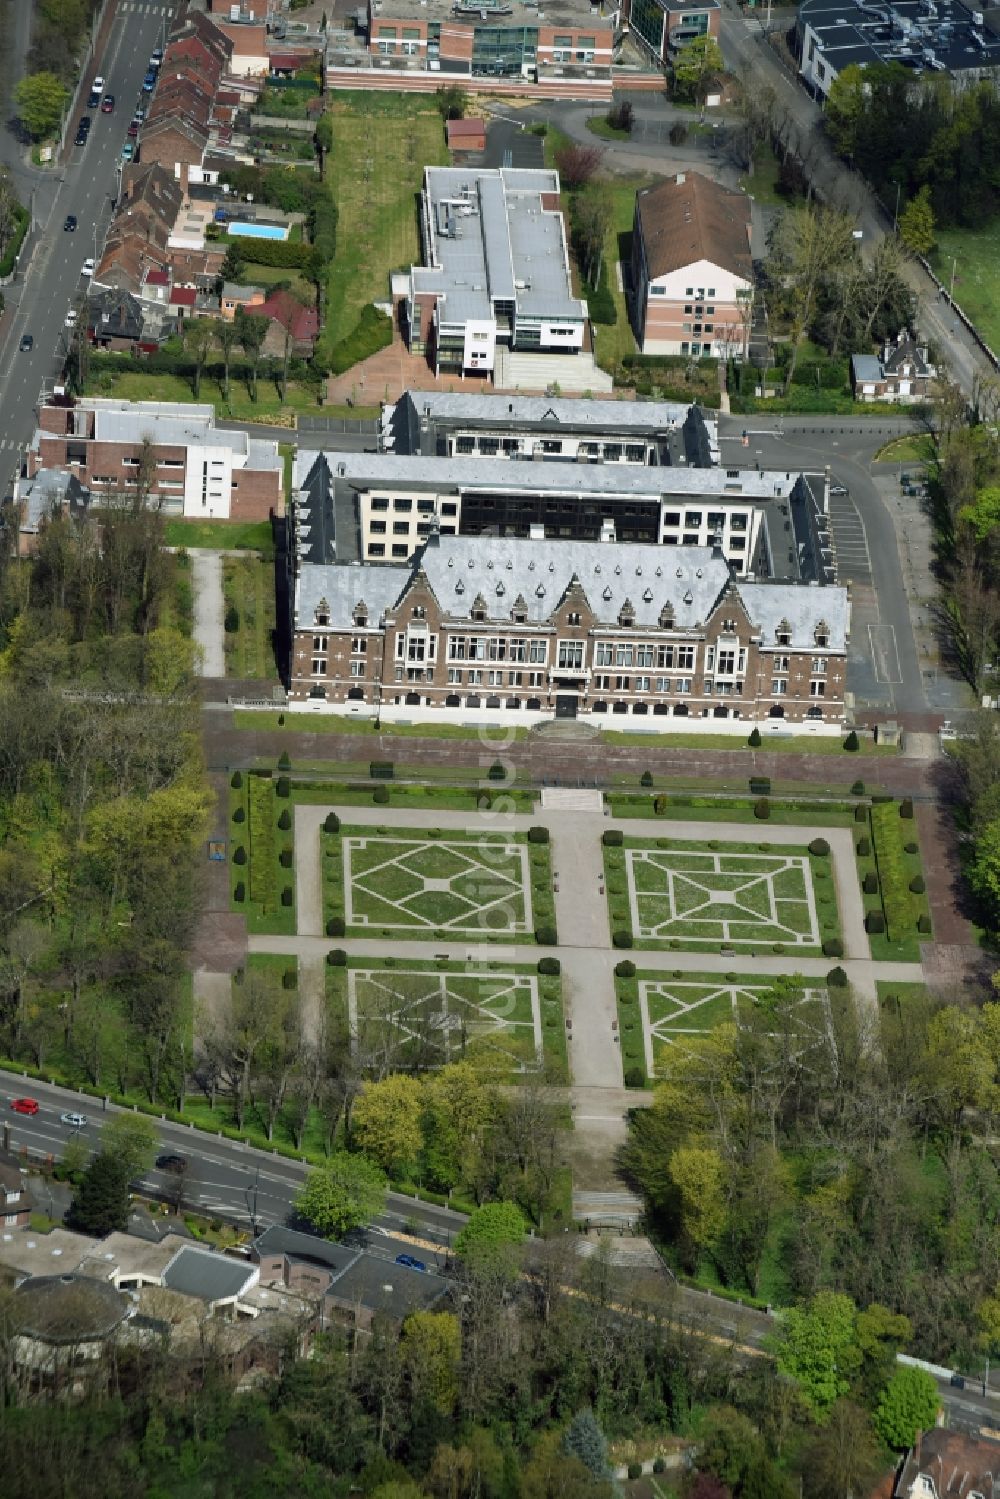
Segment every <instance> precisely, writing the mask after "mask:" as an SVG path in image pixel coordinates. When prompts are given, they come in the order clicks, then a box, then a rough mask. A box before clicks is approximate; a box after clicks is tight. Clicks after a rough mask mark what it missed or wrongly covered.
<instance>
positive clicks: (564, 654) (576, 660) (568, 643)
mask: <svg viewBox="0 0 1000 1499" xmlns="http://www.w3.org/2000/svg"><path fill="white" fill-rule="evenodd" d="M559 667H560V670H562V671H580V670H581V668H582V667H583V641H582V640H560V642H559Z"/></svg>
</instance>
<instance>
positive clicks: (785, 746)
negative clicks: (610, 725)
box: [601, 729, 899, 755]
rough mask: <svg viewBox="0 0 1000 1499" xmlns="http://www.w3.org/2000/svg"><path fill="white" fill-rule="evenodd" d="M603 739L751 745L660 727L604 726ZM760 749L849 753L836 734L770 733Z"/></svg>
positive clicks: (870, 750) (887, 750)
mask: <svg viewBox="0 0 1000 1499" xmlns="http://www.w3.org/2000/svg"><path fill="white" fill-rule="evenodd" d="M601 739H602V741H603V740H605V739H606V740H607V741H608V742H609V743H611V744H631V745H637V744H655V745H656V747H657V748H658V749H674V748H677V749H717V750H741V749H749V748H750V746H749V745H748V744H747V741H746V739H745V738H744V737H743V736H742V735H739V734H685V733H664V732H658V731H657V730H656V729H650V730H648V731H646V732H645V733H643V732H635V731H632V732H629V731H628V730H625V731H622V732H618V731H616V730H614V729H602V730H601ZM858 746H859V747H858V749H857V750H856V751H855V753H856V754H859V755H896V754H898V753H899V750H898V748H897V747H896V746H895V745H888V744H876V743H875V742H874V740H871V739H860V738H859V740H858ZM757 748H758V750H759V752H760V753H761V754H769V753H779V754H780V753H790V754H805V755H839V754H844V753H847V752H846V751H845V750H844V741H843V740H842V739H841V738H840V737H839V736H837V737H834V736H833V735H832V734H824V735H819V734H816V735H813V734H775V735H774V736H773V738H772V737H771V736H770V735H768V736H767V738H764V739H762V742H761V743H760V745H758V747H757Z"/></svg>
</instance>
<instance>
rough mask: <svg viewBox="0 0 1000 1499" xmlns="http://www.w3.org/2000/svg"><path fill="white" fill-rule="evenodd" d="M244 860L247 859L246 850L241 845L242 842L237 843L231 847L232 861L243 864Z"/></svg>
mask: <svg viewBox="0 0 1000 1499" xmlns="http://www.w3.org/2000/svg"><path fill="white" fill-rule="evenodd" d="M246 861H247V851H246V849H245V848H244V847H243V845H242V843H237V845H236V847H235V848H234V849H233V863H234V864H245V863H246Z"/></svg>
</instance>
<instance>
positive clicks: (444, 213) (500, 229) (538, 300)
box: [406, 167, 587, 376]
mask: <svg viewBox="0 0 1000 1499" xmlns="http://www.w3.org/2000/svg"><path fill="white" fill-rule="evenodd" d="M420 223H421V234H422V240H423V254H424V262H425V263H424V264H423V265H422V266H413V267H412V268H411V270H410V276H409V290H408V295H407V300H406V322H407V338H408V342H409V345H410V348H411V349H413V350H415V351H417V352H422V353H426V354H427V355H428V358H429V359H430V361H431V363H432V365H433V368H434V371H435V373H441V372H442V371H445V372H454V373H462V374H478V375H484V376H486V375H492V374H493V373H494V371H495V369H496V366H497V355H498V349H509V350H512V351H514V350H517V351H520V352H524V351H527V352H530V353H549V354H552V353H555V354H576V353H578V352H579V351H580V350H582V349H583V345H584V339H585V331H586V323H587V304H586V302H584V301H582V300H581V299H580V298H579V297H575V296H574V295H573V285H572V279H571V275H570V266H569V256H568V253H567V248H566V229H565V224H564V222H563V216H562V214H561V213H560V211H559V174H558V172H549V171H532V170H512V169H498V170H496V171H477V170H470V169H469V168H466V167H427V168H426V170H425V172H424V187H423V192H422V195H421V201H420Z"/></svg>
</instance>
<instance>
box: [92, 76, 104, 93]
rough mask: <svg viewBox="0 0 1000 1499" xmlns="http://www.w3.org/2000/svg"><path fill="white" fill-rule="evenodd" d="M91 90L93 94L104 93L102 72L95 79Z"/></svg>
mask: <svg viewBox="0 0 1000 1499" xmlns="http://www.w3.org/2000/svg"><path fill="white" fill-rule="evenodd" d="M90 92H91V93H92V94H103V93H104V79H103V78H102V77H101V75H100V74H98V75H97V77H96V78H95V79H94V81H93V83H92V84H91V85H90Z"/></svg>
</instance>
